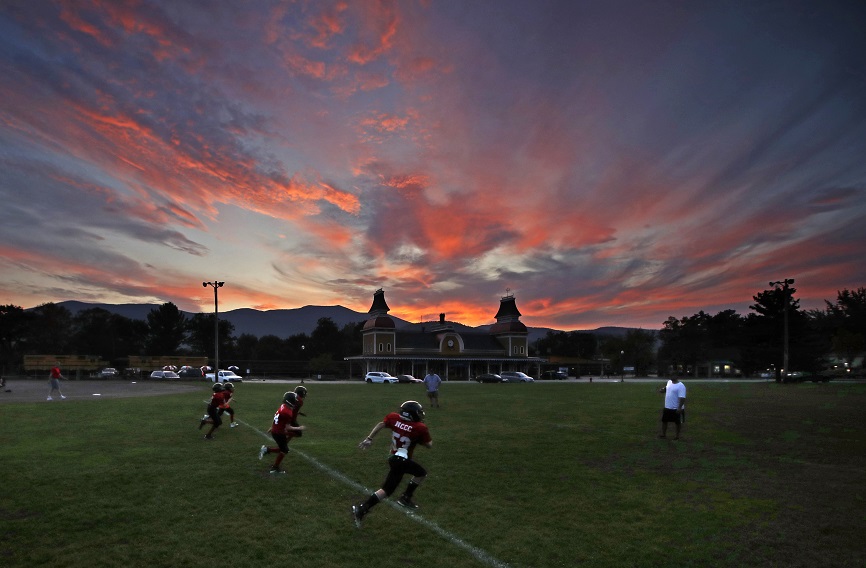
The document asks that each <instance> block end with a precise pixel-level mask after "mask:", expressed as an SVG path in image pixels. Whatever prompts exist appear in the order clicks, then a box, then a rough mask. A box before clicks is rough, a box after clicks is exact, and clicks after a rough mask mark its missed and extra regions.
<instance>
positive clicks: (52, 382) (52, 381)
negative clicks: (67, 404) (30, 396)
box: [47, 362, 67, 400]
mask: <svg viewBox="0 0 866 568" xmlns="http://www.w3.org/2000/svg"><path fill="white" fill-rule="evenodd" d="M61 379H63V380H64V381H65V380H67V379H66V377H64V376H63V374H62V373H61V372H60V363H59V362H58V363H55V364H54V366H53V367H51V371H50V372H49V373H48V399H47V400H54V399H53V398H52V397H51V395H52V394H54V391H57V394H59V395H60V398H61V399H64V398H66V397H65V396H63V393H62V392H61V391H60V380H61Z"/></svg>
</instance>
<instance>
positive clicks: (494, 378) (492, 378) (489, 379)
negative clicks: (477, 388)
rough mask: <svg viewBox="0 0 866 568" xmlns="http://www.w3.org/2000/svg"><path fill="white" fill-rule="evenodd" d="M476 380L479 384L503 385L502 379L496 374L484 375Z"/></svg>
mask: <svg viewBox="0 0 866 568" xmlns="http://www.w3.org/2000/svg"><path fill="white" fill-rule="evenodd" d="M475 380H476V381H478V382H479V383H502V382H504V381H503V380H502V377H501V376H499V375H497V374H496V373H484V374H483V375H478V376H477V377H475Z"/></svg>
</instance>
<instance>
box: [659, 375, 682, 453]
mask: <svg viewBox="0 0 866 568" xmlns="http://www.w3.org/2000/svg"><path fill="white" fill-rule="evenodd" d="M659 392H663V393H665V406H664V408H663V409H662V433H661V434H660V435H659V438H667V434H668V423H669V422H673V423H674V425H675V427H676V436H675V437H674V440H679V439H680V429H681V428H682V424H683V422H684V421H685V407H686V385H684V384H683V383H681V382H680V380H679V378H677V377H673V378H672V379H671V380H670V381H668V384H667V385H666V386H664V387H662V388H660V389H659Z"/></svg>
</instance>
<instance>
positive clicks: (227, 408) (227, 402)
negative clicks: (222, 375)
mask: <svg viewBox="0 0 866 568" xmlns="http://www.w3.org/2000/svg"><path fill="white" fill-rule="evenodd" d="M234 396H235V385H234V384H232V383H231V382H228V381H227V382H225V383H223V399H224V401H223V403H222V404H221V405H220V416H222V415H223V413H226V414H228V415H229V420H230V421H231V424H230V426H229V427H230V428H234V427H235V426H237V425H238V423H237V422H235V409H234V408H232V407H231V400H232V398H234Z"/></svg>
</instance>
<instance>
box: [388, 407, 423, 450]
mask: <svg viewBox="0 0 866 568" xmlns="http://www.w3.org/2000/svg"><path fill="white" fill-rule="evenodd" d="M382 422H384V423H385V427H386V428H389V429H390V430H391V432H392V434H391V453H392V454H396V453H397V450H399V449H401V448H405V449H406V450H407V451H408V454H409V458H410V459H411V458H412V452H414V451H415V446H416V445H417V444H418V443H419V442H420V443H422V444H427V443H429V442H432V441H433V439H432V438H430V430H428V429H427V425H426V424H424V423H423V422H412V421H411V420H406V419H405V418H403V417H402V416H400V415H399V414H397V413H396V412H392V413H391V414H389V415H388V416H386V417H385V419H384V420H382Z"/></svg>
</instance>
